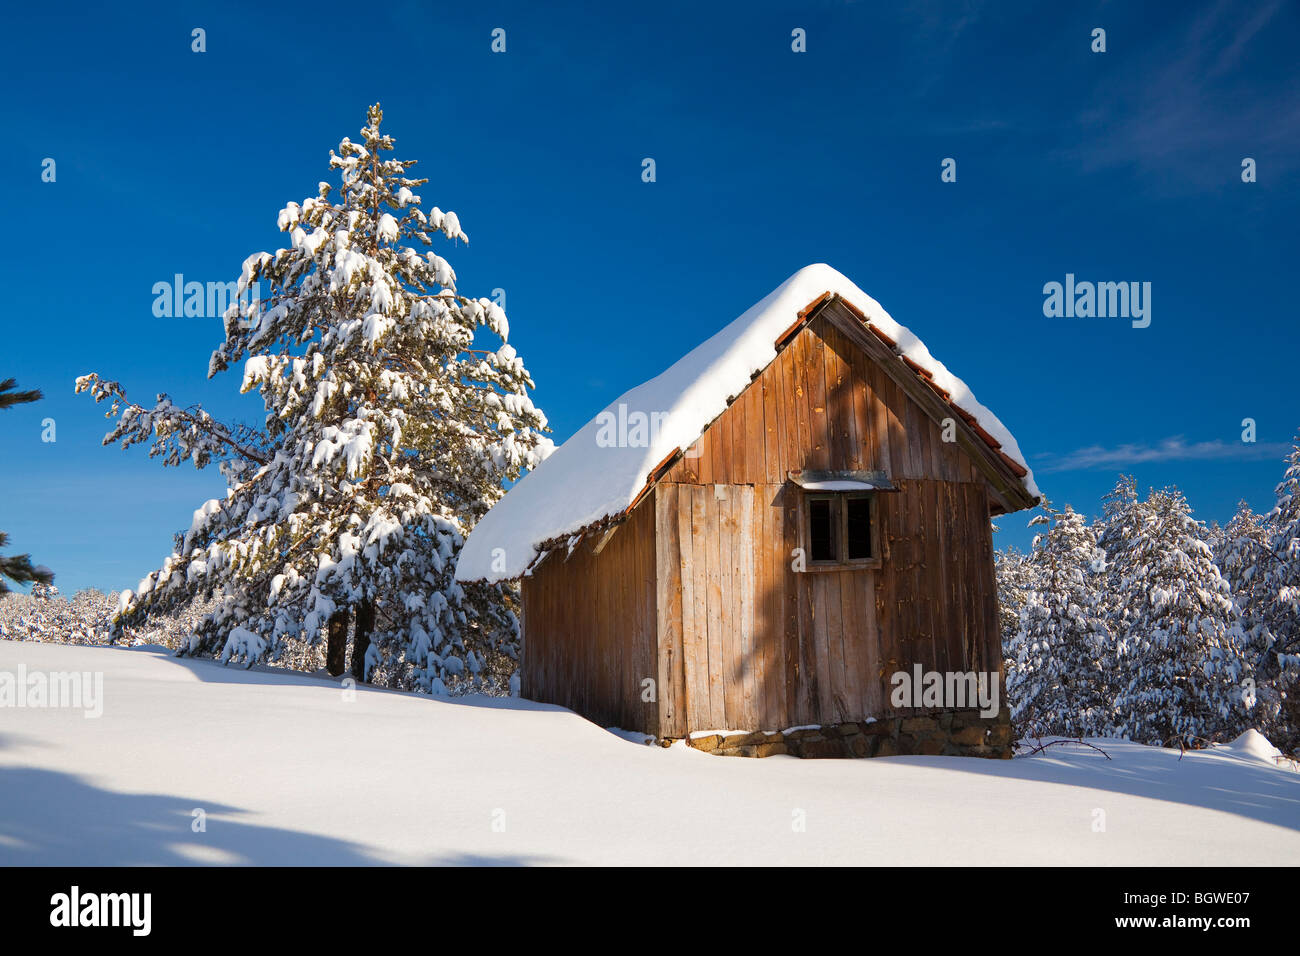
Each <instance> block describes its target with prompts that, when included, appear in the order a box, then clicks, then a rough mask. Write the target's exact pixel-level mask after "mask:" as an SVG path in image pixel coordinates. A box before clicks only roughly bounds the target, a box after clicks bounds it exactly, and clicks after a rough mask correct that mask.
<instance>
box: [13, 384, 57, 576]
mask: <svg viewBox="0 0 1300 956" xmlns="http://www.w3.org/2000/svg"><path fill="white" fill-rule="evenodd" d="M17 386H18V383H17V381H15V380H14V379H12V378H7V379H5V380H4V381H0V410H3V409H6V408H13V407H14V406H15V405H25V404H28V403H30V402H38V401H40V400H41V398H42V397H43V396H42V395H41V392H40V389H31V390H29V391H26V392H18V391H15V389H16V388H17ZM8 543H9V535H7V534H5V533H4V532H3V531H0V548H3V547H4V546H5V545H7V544H8ZM5 578H8V579H9V580H10V581H12V582H14V583H15V584H34V585H35V586H37V587H41V586H48V585H50V584H52V583H53V581H54V574H53V573H52V572H51V571H50V569H49V568H46V567H42V566H40V565H34V564H32V556H31V555H30V554H15V555H9V556H8V557H6V556H5V555H3V554H0V596H3V595H5V594H8V593H9V586H8V585H7V584H5Z"/></svg>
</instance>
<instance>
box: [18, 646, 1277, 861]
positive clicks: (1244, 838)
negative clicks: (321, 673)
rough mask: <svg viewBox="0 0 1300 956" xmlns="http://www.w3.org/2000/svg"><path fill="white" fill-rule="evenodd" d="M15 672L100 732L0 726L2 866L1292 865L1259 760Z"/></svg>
mask: <svg viewBox="0 0 1300 956" xmlns="http://www.w3.org/2000/svg"><path fill="white" fill-rule="evenodd" d="M22 668H25V669H26V672H27V673H28V674H29V675H30V674H32V673H43V674H48V673H49V672H68V671H89V672H92V673H102V675H103V697H104V699H103V714H102V716H101V717H98V718H87V717H85V716H84V715H83V712H82V711H80V710H74V709H48V708H47V709H39V708H31V707H24V708H11V707H2V708H0V808H2V809H0V865H9V864H32V863H35V864H56V863H57V864H150V863H187V862H194V863H253V864H293V863H305V864H365V863H484V864H515V863H519V864H567V863H604V864H636V863H642V864H644V863H649V864H671V863H702V864H723V863H727V864H761V863H778V864H784V863H793V864H955V865H962V866H967V865H974V864H998V863H1028V864H1056V865H1059V864H1095V865H1110V864H1173V863H1185V864H1220V863H1237V864H1294V863H1296V862H1297V861H1300V773H1297V772H1296V771H1295V770H1294V769H1290V768H1284V767H1279V766H1277V765H1276V763H1275V762H1274V761H1272V760H1270V759H1268V757H1267V754H1266V753H1264V752H1263V751H1262V749H1261V748H1259V747H1258V744H1259V743H1260V741H1256V742H1255V745H1252V746H1247V745H1242V746H1238V747H1234V748H1219V749H1217V750H1214V751H1209V752H1200V753H1189V754H1187V755H1185V756H1183V757H1182V759H1181V760H1180V759H1179V754H1178V753H1177V752H1176V751H1167V750H1160V749H1156V748H1150V747H1144V746H1140V745H1136V744H1131V743H1125V742H1122V741H1105V742H1102V741H1097V743H1098V744H1099V745H1101V746H1103V747H1104V748H1105V749H1106V750H1107V751H1108V752H1109V754H1110V756H1111V757H1112V759H1111V760H1107V759H1106V758H1105V757H1104V756H1102V755H1101V754H1099V753H1096V752H1094V751H1091V750H1087V749H1083V748H1078V747H1077V746H1061V747H1053V748H1051V749H1049V750H1048V751H1046V752H1044V753H1042V754H1039V755H1037V756H1033V757H1021V758H1017V759H1015V760H1009V761H1008V760H1003V761H992V760H976V759H969V758H956V757H893V758H882V759H875V760H797V759H795V758H791V757H769V758H766V759H762V760H746V759H742V758H728V757H713V756H709V755H707V754H703V753H699V752H697V751H693V750H689V749H686V748H685V747H681V746H677V747H674V748H670V749H662V748H659V747H647V746H644V745H641V744H637V743H634V742H631V741H629V740H627V739H625V738H624V737H620V736H619V735H616V734H613V733H610V732H608V731H605V730H602V729H601V728H599V727H596V726H594V725H593V724H591V723H589V722H587V721H585V720H583V719H582V718H580V717H578V716H576V715H574V714H573V713H571V712H569V711H566V710H562V709H560V708H557V707H550V706H545V705H541V704H534V703H530V702H527V701H519V700H494V699H489V698H481V697H480V698H467V699H461V700H457V701H445V700H434V699H431V698H429V697H421V696H415V695H408V694H401V693H395V692H390V691H379V690H372V689H368V688H364V687H363V688H361V689H359V690H358V691H357V692H356V693H355V697H354V699H352V700H347V699H345V695H344V693H343V691H342V690H341V689H340V687H339V685H338V684H337V683H335V682H332V681H328V680H325V679H321V678H316V677H311V676H306V675H297V674H290V673H285V672H282V671H274V670H253V671H247V670H242V669H236V668H234V667H222V666H220V665H218V664H215V663H211V662H208V661H189V660H177V659H175V658H172V657H169V656H168V655H167V653H166V652H165V651H163V650H161V649H157V648H137V649H132V650H126V649H117V648H102V647H78V646H68V645H56V644H36V643H16V642H11V641H0V673H3V672H10V673H16V672H18V671H20V669H22ZM196 809H197V810H202V811H203V812H204V814H205V821H206V828H205V829H204V830H202V831H201V832H196V830H195V824H194V822H193V821H194V820H195V815H194V812H195V810H196Z"/></svg>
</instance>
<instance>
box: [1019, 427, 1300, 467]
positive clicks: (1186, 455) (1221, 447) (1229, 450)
mask: <svg viewBox="0 0 1300 956" xmlns="http://www.w3.org/2000/svg"><path fill="white" fill-rule="evenodd" d="M1290 451H1291V446H1290V445H1288V444H1286V443H1283V442H1242V441H1232V442H1229V441H1223V440H1222V439H1217V438H1216V439H1215V440H1214V441H1200V442H1191V443H1189V442H1187V441H1186V440H1185V439H1184V438H1183V436H1182V435H1175V436H1173V437H1172V438H1165V439H1163V440H1162V441H1159V442H1157V443H1156V444H1154V445H1144V444H1126V445H1116V446H1115V447H1113V448H1106V447H1105V446H1103V445H1089V446H1088V447H1087V448H1079V449H1077V450H1075V451H1072V452H1069V453H1067V454H1064V455H1043V456H1041V457H1039V458H1038V461H1039V462H1041V464H1039V463H1035V465H1034V470H1035V471H1039V472H1042V473H1044V474H1051V473H1053V472H1058V471H1086V470H1088V469H1092V468H1123V467H1126V466H1129V465H1142V464H1147V463H1150V462H1163V461H1209V460H1230V459H1235V460H1238V461H1253V460H1257V459H1262V458H1285V457H1286V455H1287V453H1288V452H1290Z"/></svg>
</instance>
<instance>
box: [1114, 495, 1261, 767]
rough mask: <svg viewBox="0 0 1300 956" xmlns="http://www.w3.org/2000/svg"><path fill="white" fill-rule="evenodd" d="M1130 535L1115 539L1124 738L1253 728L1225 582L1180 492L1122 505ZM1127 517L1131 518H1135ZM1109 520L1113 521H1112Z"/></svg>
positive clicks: (1247, 671)
mask: <svg viewBox="0 0 1300 956" xmlns="http://www.w3.org/2000/svg"><path fill="white" fill-rule="evenodd" d="M1121 513H1122V514H1124V515H1126V516H1127V517H1126V518H1125V522H1126V524H1125V527H1126V528H1129V527H1131V529H1132V530H1131V532H1127V533H1126V540H1124V542H1123V544H1122V546H1121V545H1120V544H1119V542H1120V540H1121V539H1120V536H1119V535H1118V534H1116V535H1115V536H1114V537H1113V538H1112V545H1113V546H1114V547H1115V554H1114V558H1113V572H1114V580H1116V581H1117V582H1118V588H1119V591H1118V595H1117V597H1118V600H1119V601H1121V602H1122V603H1123V604H1124V605H1125V606H1126V607H1127V609H1128V610H1127V613H1126V614H1124V615H1122V616H1120V617H1115V616H1112V618H1111V621H1112V626H1115V624H1116V622H1120V623H1121V625H1122V628H1123V630H1122V631H1121V632H1120V640H1119V642H1118V645H1117V652H1118V653H1117V657H1116V667H1115V677H1116V679H1117V681H1116V682H1117V686H1118V693H1117V695H1116V699H1115V711H1116V721H1117V727H1116V731H1117V733H1118V734H1119V735H1121V736H1126V737H1130V738H1132V739H1135V740H1141V741H1146V742H1154V743H1171V742H1173V741H1175V740H1182V741H1185V742H1189V743H1195V742H1197V739H1198V738H1199V739H1204V738H1209V737H1211V736H1214V735H1218V736H1222V735H1224V734H1230V733H1233V732H1234V731H1236V732H1240V731H1241V730H1244V729H1245V728H1246V727H1247V726H1248V725H1249V720H1250V715H1249V710H1248V708H1249V705H1250V703H1251V701H1249V700H1248V699H1243V692H1242V682H1243V681H1244V680H1245V678H1247V677H1250V678H1252V679H1253V676H1254V675H1253V671H1252V669H1251V668H1250V666H1249V662H1248V661H1247V660H1246V659H1245V657H1244V656H1243V647H1242V645H1243V642H1244V634H1243V633H1242V630H1241V624H1240V621H1239V619H1238V617H1237V612H1236V608H1235V606H1234V605H1233V602H1232V598H1231V592H1230V589H1229V587H1228V583H1227V582H1226V581H1225V580H1223V578H1222V576H1221V575H1220V573H1219V569H1218V567H1217V566H1216V565H1215V563H1214V556H1213V554H1211V552H1210V548H1209V546H1208V545H1207V544H1206V543H1205V529H1204V528H1203V527H1202V526H1201V525H1200V523H1199V522H1197V521H1196V520H1195V519H1194V518H1193V517H1192V515H1191V509H1190V507H1189V506H1188V504H1187V499H1186V498H1185V497H1184V496H1183V494H1182V493H1181V492H1180V491H1178V490H1177V489H1167V490H1164V491H1152V492H1151V494H1150V495H1149V496H1148V498H1147V500H1146V501H1143V502H1141V503H1140V504H1136V505H1132V506H1130V505H1128V504H1126V505H1125V507H1124V508H1123V509H1120V510H1119V511H1117V512H1116V517H1117V518H1118V516H1119V515H1120V514H1121ZM1130 522H1131V523H1130ZM1110 527H1112V528H1113V527H1114V525H1111V526H1110Z"/></svg>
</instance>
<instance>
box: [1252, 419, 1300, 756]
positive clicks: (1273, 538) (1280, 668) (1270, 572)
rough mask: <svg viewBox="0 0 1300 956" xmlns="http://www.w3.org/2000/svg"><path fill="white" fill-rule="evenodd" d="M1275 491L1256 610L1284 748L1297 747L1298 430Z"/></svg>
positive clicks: (1299, 726) (1277, 731)
mask: <svg viewBox="0 0 1300 956" xmlns="http://www.w3.org/2000/svg"><path fill="white" fill-rule="evenodd" d="M1276 493H1277V502H1276V504H1275V505H1274V507H1273V510H1272V511H1270V512H1269V513H1268V516H1267V518H1266V519H1265V523H1266V526H1267V533H1268V554H1267V555H1266V557H1265V560H1264V561H1263V562H1262V565H1263V566H1262V572H1263V578H1264V588H1265V590H1266V595H1265V596H1264V598H1263V599H1262V600H1263V606H1262V609H1261V611H1260V616H1261V617H1262V618H1263V619H1264V622H1265V624H1266V625H1267V627H1268V630H1269V635H1270V637H1271V638H1272V641H1273V642H1272V645H1271V647H1270V648H1269V655H1268V663H1267V664H1266V666H1265V668H1264V670H1265V674H1266V676H1268V677H1271V678H1272V680H1273V682H1274V686H1275V687H1276V689H1277V692H1278V695H1279V708H1280V712H1279V714H1278V718H1277V721H1276V724H1275V730H1274V734H1275V736H1276V737H1277V739H1276V740H1275V741H1274V743H1275V745H1276V746H1278V747H1281V748H1282V749H1283V750H1285V751H1287V752H1288V753H1290V752H1294V751H1296V750H1297V749H1300V435H1297V436H1296V438H1295V441H1294V443H1293V446H1292V448H1291V452H1290V454H1289V455H1287V459H1286V471H1285V472H1283V475H1282V481H1281V482H1279V483H1278V485H1277V489H1276Z"/></svg>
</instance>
